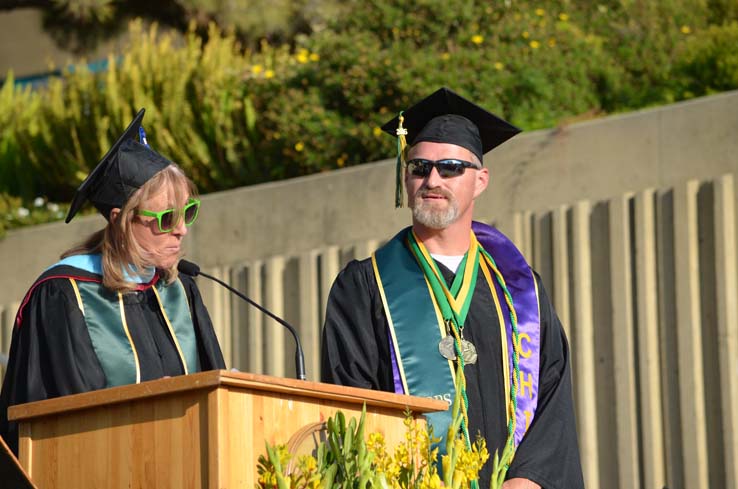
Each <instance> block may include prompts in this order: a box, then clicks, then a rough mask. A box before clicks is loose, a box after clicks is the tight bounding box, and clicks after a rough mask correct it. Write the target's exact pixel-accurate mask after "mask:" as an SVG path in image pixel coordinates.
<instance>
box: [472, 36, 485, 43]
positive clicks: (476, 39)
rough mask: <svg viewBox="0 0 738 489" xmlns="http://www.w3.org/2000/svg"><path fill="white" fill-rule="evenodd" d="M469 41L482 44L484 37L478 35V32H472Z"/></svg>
mask: <svg viewBox="0 0 738 489" xmlns="http://www.w3.org/2000/svg"><path fill="white" fill-rule="evenodd" d="M471 42H473V43H474V44H477V45H479V44H482V43H483V42H484V37H482V36H480V35H479V34H474V35H473V36H472V37H471Z"/></svg>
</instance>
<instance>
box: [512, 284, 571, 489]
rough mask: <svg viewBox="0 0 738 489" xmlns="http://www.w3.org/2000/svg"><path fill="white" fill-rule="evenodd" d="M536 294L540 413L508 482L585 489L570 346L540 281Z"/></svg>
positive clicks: (526, 438) (529, 430)
mask: <svg viewBox="0 0 738 489" xmlns="http://www.w3.org/2000/svg"><path fill="white" fill-rule="evenodd" d="M536 278H537V279H538V277H536ZM538 290H539V300H540V307H541V335H542V342H541V343H542V344H541V367H540V369H541V372H540V378H539V399H538V408H537V410H536V415H535V419H534V420H533V423H532V424H531V426H530V428H529V429H528V432H527V433H526V435H525V437H524V438H523V440H522V441H521V443H520V445H519V446H518V449H517V451H516V453H515V458H514V459H513V462H512V464H511V465H510V469H509V470H508V473H507V478H508V479H511V478H513V477H522V478H525V479H530V480H532V481H533V482H536V483H537V484H539V485H540V486H541V487H542V488H543V489H580V488H584V481H583V478H582V467H581V464H580V460H579V448H578V442H577V430H576V422H575V418H574V405H573V404H574V403H573V399H572V383H571V362H570V358H569V346H568V344H567V340H566V335H565V334H564V329H563V327H562V326H561V322H560V321H559V318H558V317H557V316H556V312H555V311H554V308H553V305H552V304H551V302H550V301H549V299H548V296H547V294H546V291H545V290H544V289H543V285H542V284H541V281H540V279H538Z"/></svg>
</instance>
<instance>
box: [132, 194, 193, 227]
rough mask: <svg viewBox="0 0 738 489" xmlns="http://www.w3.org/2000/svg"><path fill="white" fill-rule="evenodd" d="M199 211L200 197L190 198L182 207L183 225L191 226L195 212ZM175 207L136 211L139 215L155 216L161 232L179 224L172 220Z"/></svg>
mask: <svg viewBox="0 0 738 489" xmlns="http://www.w3.org/2000/svg"><path fill="white" fill-rule="evenodd" d="M199 212H200V199H190V200H188V201H187V204H185V206H184V207H183V208H182V214H181V215H182V216H184V223H185V226H191V225H192V223H193V222H195V220H196V219H197V214H198V213H199ZM174 213H175V209H165V210H163V211H159V212H154V211H144V210H139V211H137V212H136V214H137V215H139V216H147V217H155V218H156V222H157V223H158V224H159V231H161V232H162V233H171V232H172V231H173V230H174V227H175V226H176V225H177V224H179V222H178V221H175V220H174Z"/></svg>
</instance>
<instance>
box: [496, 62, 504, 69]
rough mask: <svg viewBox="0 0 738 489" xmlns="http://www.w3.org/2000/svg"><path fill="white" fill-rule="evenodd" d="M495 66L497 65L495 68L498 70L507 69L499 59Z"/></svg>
mask: <svg viewBox="0 0 738 489" xmlns="http://www.w3.org/2000/svg"><path fill="white" fill-rule="evenodd" d="M494 67H495V69H496V70H497V71H502V70H504V69H505V65H503V64H502V63H500V62H499V61H496V62H495V64H494Z"/></svg>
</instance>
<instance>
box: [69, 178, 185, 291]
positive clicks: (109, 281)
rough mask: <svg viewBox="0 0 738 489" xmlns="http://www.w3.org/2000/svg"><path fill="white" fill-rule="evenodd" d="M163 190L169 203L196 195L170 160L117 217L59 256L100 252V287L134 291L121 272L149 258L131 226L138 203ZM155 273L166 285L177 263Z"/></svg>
mask: <svg viewBox="0 0 738 489" xmlns="http://www.w3.org/2000/svg"><path fill="white" fill-rule="evenodd" d="M163 189H169V190H170V192H171V193H170V198H171V199H172V201H173V202H184V201H185V200H186V199H187V198H188V197H196V196H197V188H196V187H195V184H194V183H192V181H191V180H190V179H189V178H187V176H186V175H185V174H184V172H183V171H182V169H181V168H180V167H179V166H177V165H176V164H174V163H172V164H170V165H169V166H167V167H166V168H164V169H163V170H161V171H160V172H158V173H157V174H156V175H154V176H153V177H152V178H151V179H150V180H149V181H148V182H146V183H145V184H144V185H143V186H142V187H141V188H139V189H138V190H136V191H135V192H134V193H133V195H131V197H130V198H129V199H128V201H127V202H126V203H125V205H123V208H122V209H121V210H120V213H119V214H118V216H117V217H116V218H115V219H108V224H107V226H105V227H104V228H103V229H101V230H99V231H96V232H95V233H93V234H92V235H90V236H89V237H88V238H87V239H86V240H85V241H84V242H82V243H81V244H79V245H77V246H75V247H73V248H71V249H69V250H67V251H65V252H64V253H63V254H62V255H61V257H62V258H66V257H68V256H72V255H82V254H88V253H101V254H102V272H103V275H102V276H103V282H102V283H103V286H105V287H106V288H107V289H110V290H113V291H116V292H129V291H132V290H135V288H136V286H137V284H136V283H134V282H130V281H128V280H126V279H125V273H126V272H127V273H128V274H129V275H131V276H132V275H135V273H136V270H143V269H145V268H146V267H147V266H150V265H149V264H150V263H152V261H151V258H152V257H151V256H150V255H149V254H148V253H147V252H146V250H144V249H143V248H142V247H141V246H140V245H139V244H138V242H136V239H135V237H134V235H133V232H132V231H131V225H132V223H133V219H134V218H135V217H136V212H135V211H136V210H138V206H139V205H141V203H142V202H146V201H148V200H149V199H150V198H151V197H152V196H154V195H155V194H158V193H159V192H161V191H162V190H163ZM174 207H175V216H174V217H175V220H178V219H180V218H182V216H181V213H182V209H181V208H178V205H175V206H174ZM159 273H160V275H161V276H162V278H163V279H164V280H165V281H166V282H167V283H168V284H170V283H172V282H174V281H175V280H176V279H177V264H176V263H175V264H174V265H172V266H171V267H170V268H168V269H159Z"/></svg>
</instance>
